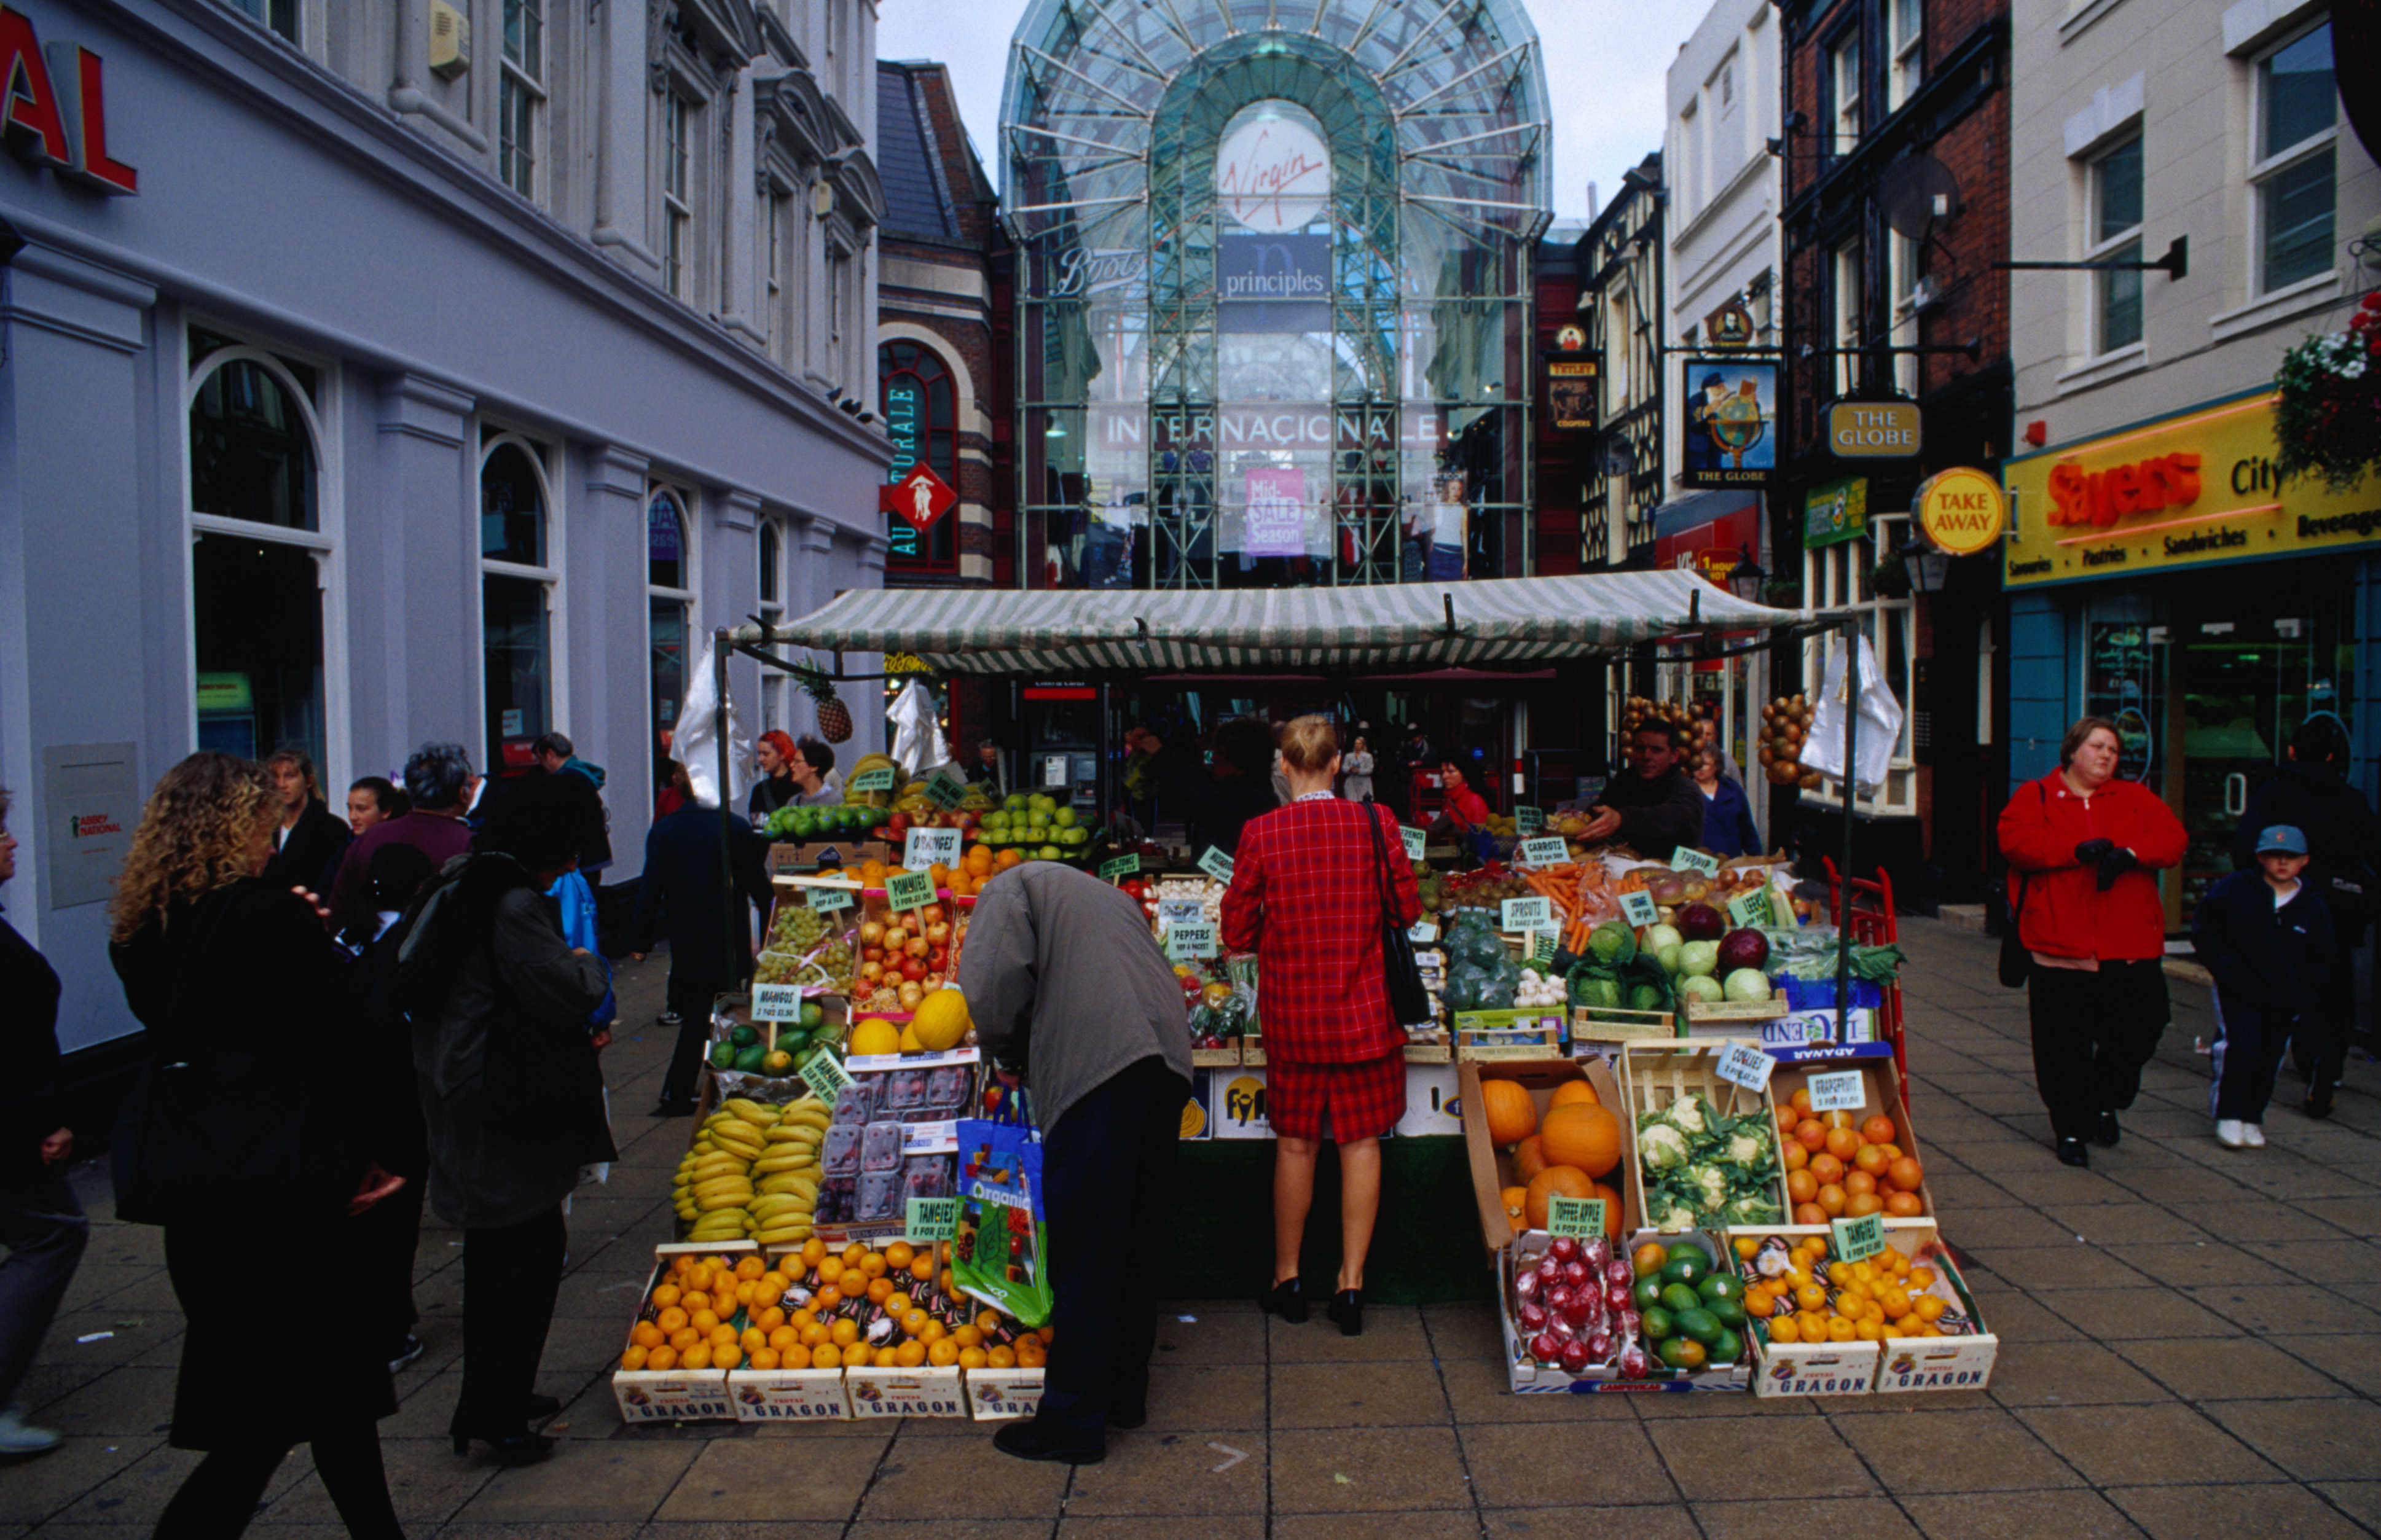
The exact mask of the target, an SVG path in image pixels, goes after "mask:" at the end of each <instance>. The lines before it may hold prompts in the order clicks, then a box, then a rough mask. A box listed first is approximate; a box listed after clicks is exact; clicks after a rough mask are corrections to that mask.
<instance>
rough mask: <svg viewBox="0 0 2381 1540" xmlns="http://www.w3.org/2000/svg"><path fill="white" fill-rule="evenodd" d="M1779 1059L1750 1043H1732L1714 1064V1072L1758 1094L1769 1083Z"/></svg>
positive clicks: (1733, 1083) (1723, 1078) (1729, 1081)
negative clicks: (1771, 1056)
mask: <svg viewBox="0 0 2381 1540" xmlns="http://www.w3.org/2000/svg"><path fill="white" fill-rule="evenodd" d="M1776 1069H1777V1060H1775V1059H1772V1058H1770V1057H1769V1055H1767V1054H1765V1053H1764V1052H1762V1051H1761V1050H1760V1049H1757V1048H1754V1047H1753V1046H1752V1044H1750V1043H1730V1044H1728V1049H1727V1050H1726V1051H1725V1052H1723V1053H1722V1054H1721V1055H1720V1056H1719V1062H1718V1063H1716V1064H1715V1065H1713V1066H1712V1073H1714V1074H1716V1075H1717V1076H1719V1077H1720V1078H1721V1079H1722V1080H1725V1081H1727V1082H1728V1083H1729V1084H1731V1085H1741V1086H1743V1087H1744V1088H1745V1089H1746V1090H1748V1091H1751V1092H1753V1093H1754V1094H1756V1095H1758V1094H1759V1093H1760V1092H1761V1091H1762V1090H1763V1089H1764V1087H1766V1086H1767V1085H1768V1084H1769V1076H1770V1073H1771V1072H1772V1071H1774V1070H1776Z"/></svg>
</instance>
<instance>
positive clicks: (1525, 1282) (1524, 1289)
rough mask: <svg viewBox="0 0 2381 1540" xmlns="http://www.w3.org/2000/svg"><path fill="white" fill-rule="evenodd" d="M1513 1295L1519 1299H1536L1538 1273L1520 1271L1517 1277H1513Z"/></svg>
mask: <svg viewBox="0 0 2381 1540" xmlns="http://www.w3.org/2000/svg"><path fill="white" fill-rule="evenodd" d="M1513 1297H1514V1298H1515V1299H1520V1300H1533V1299H1536V1298H1537V1297H1538V1275H1537V1274H1535V1273H1522V1274H1520V1276H1519V1277H1517V1278H1515V1279H1513Z"/></svg>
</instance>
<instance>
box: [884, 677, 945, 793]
mask: <svg viewBox="0 0 2381 1540" xmlns="http://www.w3.org/2000/svg"><path fill="white" fill-rule="evenodd" d="M885 715H886V716H888V717H890V718H892V719H893V758H894V761H895V762H896V763H897V764H898V765H899V766H900V767H901V773H902V774H904V775H906V776H908V777H909V778H910V780H912V781H915V780H917V779H919V778H920V777H921V776H926V775H932V774H933V773H934V767H935V766H937V765H947V764H949V763H950V761H951V757H950V750H949V749H948V748H947V747H946V746H945V745H944V743H943V730H942V724H941V723H940V722H938V721H935V720H934V692H933V691H931V690H929V689H927V688H926V686H925V685H922V684H920V683H918V681H916V680H914V679H912V680H910V682H909V683H908V684H907V685H902V686H901V693H900V695H898V696H897V697H895V698H894V701H893V709H891V710H889V711H887V712H885Z"/></svg>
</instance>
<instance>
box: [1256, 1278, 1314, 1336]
mask: <svg viewBox="0 0 2381 1540" xmlns="http://www.w3.org/2000/svg"><path fill="white" fill-rule="evenodd" d="M1257 1308H1258V1309H1260V1310H1264V1311H1267V1312H1270V1313H1271V1314H1273V1315H1276V1316H1280V1317H1281V1318H1282V1319H1283V1320H1285V1321H1288V1323H1289V1324H1290V1325H1292V1326H1303V1325H1304V1324H1305V1323H1306V1291H1304V1290H1303V1289H1301V1288H1300V1287H1299V1282H1298V1279H1294V1278H1286V1279H1282V1280H1281V1281H1280V1282H1279V1283H1276V1284H1275V1285H1274V1286H1273V1287H1272V1288H1271V1289H1270V1290H1268V1291H1265V1292H1264V1293H1262V1294H1259V1295H1258V1296H1257Z"/></svg>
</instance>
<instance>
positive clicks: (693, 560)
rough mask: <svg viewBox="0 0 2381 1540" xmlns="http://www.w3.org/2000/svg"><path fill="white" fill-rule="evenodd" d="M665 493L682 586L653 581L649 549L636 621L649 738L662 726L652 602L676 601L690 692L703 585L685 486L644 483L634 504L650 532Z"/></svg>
mask: <svg viewBox="0 0 2381 1540" xmlns="http://www.w3.org/2000/svg"><path fill="white" fill-rule="evenodd" d="M665 492H666V493H667V494H668V495H669V498H670V500H671V502H673V503H676V504H677V505H678V541H679V545H678V552H679V555H678V576H679V577H680V578H681V579H682V580H683V582H684V586H683V587H680V588H665V587H664V586H662V585H660V584H657V583H655V582H653V580H652V579H653V567H652V564H651V560H652V558H651V552H650V549H649V550H648V553H647V565H646V568H645V577H646V582H645V608H644V612H643V613H642V614H641V615H640V616H639V617H638V622H639V629H640V630H641V634H642V635H643V637H644V652H645V731H646V732H647V733H648V734H651V733H653V731H654V730H655V729H657V728H659V727H660V725H661V712H660V711H659V710H658V709H656V708H657V707H658V705H659V703H658V702H657V701H655V700H654V698H653V600H657V599H663V600H677V601H678V609H679V612H680V613H682V614H683V615H684V616H685V617H686V673H687V677H686V681H685V683H686V686H687V687H689V688H691V687H692V685H693V684H694V659H695V653H696V651H697V649H696V647H695V645H694V643H695V635H694V628H695V616H696V615H697V614H699V613H700V612H701V610H700V608H699V606H700V604H701V602H702V599H701V585H702V565H701V561H700V552H699V550H698V546H697V542H696V539H695V527H696V509H697V508H698V507H699V506H700V504H699V503H697V502H696V501H695V494H694V493H693V492H691V491H689V490H688V489H687V486H686V483H684V482H682V481H669V480H649V481H647V482H646V483H645V495H644V498H643V499H642V501H641V502H640V503H638V504H637V508H638V511H639V512H640V513H641V515H643V516H644V517H645V519H646V520H647V521H648V524H647V526H646V527H647V529H648V530H650V527H651V525H650V521H651V519H652V518H653V499H654V498H656V497H659V496H661V495H662V494H664V493H665ZM645 538H646V539H647V540H651V538H652V537H651V535H650V533H648V534H647V535H646V537H645ZM677 704H678V711H677V712H676V713H675V714H674V715H673V716H672V717H671V718H670V724H669V725H670V731H671V733H672V734H673V735H675V734H676V733H677V731H678V720H679V718H681V717H683V716H684V715H685V713H686V697H684V696H682V695H681V696H680V697H678V703H677ZM646 741H647V745H648V746H649V747H651V746H653V740H652V739H651V738H650V737H648V739H647V740H646ZM656 790H658V788H656Z"/></svg>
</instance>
